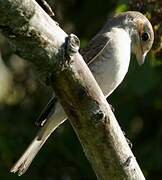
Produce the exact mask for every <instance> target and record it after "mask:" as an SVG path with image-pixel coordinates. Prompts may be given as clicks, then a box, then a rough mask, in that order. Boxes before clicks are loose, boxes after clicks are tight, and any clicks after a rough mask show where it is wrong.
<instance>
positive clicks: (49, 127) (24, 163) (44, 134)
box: [10, 109, 66, 176]
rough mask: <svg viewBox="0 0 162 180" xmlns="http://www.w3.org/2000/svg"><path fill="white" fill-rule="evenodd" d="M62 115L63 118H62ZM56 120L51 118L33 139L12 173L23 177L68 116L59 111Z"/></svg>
mask: <svg viewBox="0 0 162 180" xmlns="http://www.w3.org/2000/svg"><path fill="white" fill-rule="evenodd" d="M60 114H61V116H60ZM54 117H55V118H53V117H51V118H49V119H48V121H47V122H46V123H45V124H44V126H43V127H42V128H41V130H40V131H39V132H38V134H37V136H36V137H35V138H34V139H33V141H32V142H31V144H30V145H29V147H28V148H27V150H26V151H25V152H24V153H23V154H22V156H21V157H20V159H19V160H18V161H17V162H16V163H15V165H14V166H13V167H12V168H11V170H10V172H13V173H16V172H18V175H19V176H21V175H22V174H24V173H25V172H26V170H27V169H28V167H29V166H30V164H31V163H32V161H33V159H34V158H35V156H36V155H37V153H38V152H39V150H40V149H41V147H42V146H43V144H44V143H45V142H46V140H47V139H48V137H49V136H50V135H51V133H52V132H53V131H54V130H55V129H56V128H57V127H58V126H59V125H60V124H61V123H63V122H64V121H65V120H66V115H65V113H64V111H63V110H62V109H61V111H58V112H56V113H55V116H54Z"/></svg>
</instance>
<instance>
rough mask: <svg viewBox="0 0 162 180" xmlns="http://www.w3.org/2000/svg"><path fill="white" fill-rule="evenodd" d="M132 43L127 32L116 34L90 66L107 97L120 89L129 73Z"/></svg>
mask: <svg viewBox="0 0 162 180" xmlns="http://www.w3.org/2000/svg"><path fill="white" fill-rule="evenodd" d="M130 43H131V42H130V38H129V36H128V34H127V33H126V32H125V31H124V32H123V31H122V32H121V33H116V34H115V36H114V39H111V41H110V43H109V44H108V45H107V47H106V48H105V49H104V50H103V52H102V54H101V55H100V56H98V57H97V58H96V59H95V60H94V62H93V63H92V64H90V69H91V71H92V73H93V75H94V77H95V79H96V80H97V82H98V84H99V86H100V87H101V89H102V91H103V93H104V95H105V96H108V95H110V94H111V93H112V92H113V91H114V90H115V89H116V88H117V87H118V85H119V84H120V83H121V82H122V80H123V79H124V77H125V75H126V73H127V71H128V67H129V62H130V48H131V44H130Z"/></svg>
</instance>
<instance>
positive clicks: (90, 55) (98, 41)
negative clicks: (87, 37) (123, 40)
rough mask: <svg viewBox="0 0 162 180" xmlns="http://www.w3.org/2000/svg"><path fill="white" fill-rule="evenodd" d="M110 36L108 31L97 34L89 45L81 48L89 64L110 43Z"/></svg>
mask: <svg viewBox="0 0 162 180" xmlns="http://www.w3.org/2000/svg"><path fill="white" fill-rule="evenodd" d="M109 41H110V38H109V37H108V35H107V34H106V33H104V34H97V35H96V36H95V37H94V38H93V39H92V40H91V41H90V42H89V43H88V45H87V46H86V47H85V48H83V49H81V50H80V53H81V55H82V56H83V59H84V60H85V62H86V63H87V64H90V63H91V62H92V61H93V60H94V59H96V58H97V57H98V56H99V55H100V54H101V53H102V52H103V50H104V49H105V47H106V46H107V45H108V43H109Z"/></svg>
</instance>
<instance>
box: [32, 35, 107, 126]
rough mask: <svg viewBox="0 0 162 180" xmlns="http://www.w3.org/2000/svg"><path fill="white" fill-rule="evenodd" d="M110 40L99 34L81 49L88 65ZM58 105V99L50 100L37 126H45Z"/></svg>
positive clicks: (37, 121)
mask: <svg viewBox="0 0 162 180" xmlns="http://www.w3.org/2000/svg"><path fill="white" fill-rule="evenodd" d="M109 41H110V38H109V37H108V36H107V35H106V34H98V35H96V36H95V37H94V38H93V39H92V40H91V41H90V42H89V43H88V46H87V47H86V48H84V49H81V51H80V53H81V55H82V56H83V59H84V60H85V62H86V63H87V64H90V63H91V62H92V61H93V60H94V59H95V58H97V57H98V56H99V55H100V54H101V53H102V51H103V50H104V48H105V47H106V46H107V44H108V43H109ZM56 103H57V99H56V97H55V96H54V95H53V97H52V98H51V99H50V101H49V102H48V104H47V105H46V106H45V108H44V109H43V111H42V113H41V114H40V116H39V117H38V119H37V120H36V122H35V123H36V125H37V126H43V125H44V124H45V122H46V121H48V119H49V117H50V116H51V115H52V113H54V111H55V105H56Z"/></svg>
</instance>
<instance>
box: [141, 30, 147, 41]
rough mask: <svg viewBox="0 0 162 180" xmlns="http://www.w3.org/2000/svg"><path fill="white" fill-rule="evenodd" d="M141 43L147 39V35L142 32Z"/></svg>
mask: <svg viewBox="0 0 162 180" xmlns="http://www.w3.org/2000/svg"><path fill="white" fill-rule="evenodd" d="M141 39H142V41H147V40H148V39H149V35H148V33H146V32H144V33H143V34H142V36H141Z"/></svg>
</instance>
